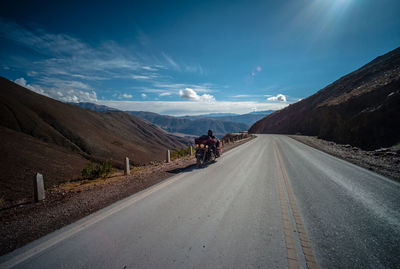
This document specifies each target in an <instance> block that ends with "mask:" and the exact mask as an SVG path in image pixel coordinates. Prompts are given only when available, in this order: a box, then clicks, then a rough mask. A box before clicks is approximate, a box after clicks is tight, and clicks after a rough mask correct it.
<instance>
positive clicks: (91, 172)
mask: <svg viewBox="0 0 400 269" xmlns="http://www.w3.org/2000/svg"><path fill="white" fill-rule="evenodd" d="M112 171H113V167H112V159H108V160H106V161H105V162H103V164H96V166H94V164H93V162H90V163H89V164H88V165H87V166H86V167H85V168H83V169H82V172H81V174H82V178H83V179H95V178H99V177H102V178H107V177H109V176H110V174H111V173H112Z"/></svg>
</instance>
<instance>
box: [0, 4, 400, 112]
mask: <svg viewBox="0 0 400 269" xmlns="http://www.w3.org/2000/svg"><path fill="white" fill-rule="evenodd" d="M106 2H108V3H106ZM398 14H400V1H397V0H392V1H389V0H379V1H376V0H296V1H294V0H292V1H205V0H203V1H159V2H156V1H140V2H139V1H137V2H135V1H113V2H112V3H110V2H109V1H104V3H102V2H101V1H85V3H81V1H76V2H75V1H57V4H55V3H54V1H18V0H15V1H7V3H3V5H2V9H1V11H0V46H1V48H0V70H1V73H0V75H1V76H4V77H6V78H8V79H10V80H13V81H16V82H17V83H19V84H21V85H24V86H26V87H28V88H30V89H31V90H34V91H36V92H39V93H42V94H45V95H47V96H50V97H52V98H55V99H58V100H61V101H70V102H77V101H89V102H95V103H99V104H105V105H109V106H112V107H116V108H120V109H123V110H146V111H153V112H157V113H161V114H170V115H187V114H202V113H211V112H233V113H247V112H250V111H253V110H258V111H260V110H269V109H279V108H282V107H284V106H286V105H288V104H290V103H293V102H296V101H298V100H299V99H301V98H305V97H307V96H309V95H311V94H313V93H315V92H317V91H318V90H320V89H321V88H323V87H324V86H326V85H328V84H329V83H331V82H333V81H335V80H336V79H338V78H339V77H341V76H343V75H345V74H347V73H349V72H351V71H353V70H355V69H357V68H359V67H361V66H362V65H364V64H366V63H367V62H369V61H371V60H372V59H374V58H375V57H377V56H379V55H382V54H384V53H386V52H388V51H390V50H392V49H395V48H396V47H398V46H400V16H399V15H398Z"/></svg>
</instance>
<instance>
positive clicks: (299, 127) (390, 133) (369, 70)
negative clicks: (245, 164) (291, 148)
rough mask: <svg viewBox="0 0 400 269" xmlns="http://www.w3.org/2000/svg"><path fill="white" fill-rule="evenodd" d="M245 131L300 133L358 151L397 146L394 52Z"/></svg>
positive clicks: (397, 56)
mask: <svg viewBox="0 0 400 269" xmlns="http://www.w3.org/2000/svg"><path fill="white" fill-rule="evenodd" d="M249 132H251V133H280V134H296V133H300V134H304V135H312V136H318V137H320V138H323V139H326V140H331V141H335V142H337V143H342V144H351V145H353V146H358V147H361V148H364V149H376V148H380V147H389V146H392V145H394V144H396V143H399V142H400V48H397V49H395V50H393V51H391V52H389V53H387V54H385V55H383V56H380V57H378V58H376V59H375V60H373V61H371V62H370V63H368V64H366V65H365V66H363V67H361V68H360V69H358V70H356V71H354V72H352V73H350V74H348V75H346V76H344V77H342V78H340V79H339V80H337V81H335V82H334V83H332V84H330V85H328V86H327V87H325V88H324V89H322V90H320V91H319V92H317V93H316V94H314V95H312V96H310V97H308V98H306V99H303V100H302V101H300V102H297V103H295V104H292V105H290V106H288V107H286V108H284V109H282V110H279V111H277V112H275V113H273V114H271V115H268V116H266V117H265V118H263V119H262V120H260V121H258V122H256V123H255V124H254V125H253V126H252V127H251V128H250V129H249Z"/></svg>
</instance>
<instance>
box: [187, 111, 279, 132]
mask: <svg viewBox="0 0 400 269" xmlns="http://www.w3.org/2000/svg"><path fill="white" fill-rule="evenodd" d="M273 112H275V111H274V110H266V111H258V112H251V113H247V114H232V113H221V114H219V113H217V114H205V115H198V116H184V117H183V118H185V119H190V120H196V119H210V118H211V119H217V120H221V121H230V122H236V123H244V124H246V125H248V127H247V129H248V128H250V126H251V125H252V124H253V123H255V122H256V121H258V120H260V119H262V118H263V117H265V116H266V115H269V114H271V113H273Z"/></svg>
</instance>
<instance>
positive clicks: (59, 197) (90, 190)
mask: <svg viewBox="0 0 400 269" xmlns="http://www.w3.org/2000/svg"><path fill="white" fill-rule="evenodd" d="M251 139H252V138H249V139H243V140H241V141H236V142H235V143H231V144H226V145H224V147H223V153H222V154H224V152H227V151H229V150H230V149H232V148H235V147H237V146H239V145H241V144H243V143H246V142H248V141H249V140H251ZM195 163H196V162H195V158H194V157H189V156H188V157H184V158H180V159H176V160H173V161H172V162H171V163H168V164H167V163H155V164H152V165H147V166H143V167H137V168H134V169H133V170H131V175H129V176H124V175H123V172H122V171H117V172H116V173H114V174H113V176H112V177H111V178H107V179H97V180H91V181H77V182H72V183H67V184H63V185H60V186H58V187H55V188H52V189H50V190H46V199H45V200H43V201H42V202H39V203H36V204H35V203H27V204H24V205H20V206H17V207H14V208H9V209H3V210H0V255H4V254H6V253H8V252H10V251H12V250H14V249H17V248H19V247H21V246H23V245H25V244H27V243H29V242H31V241H33V240H35V239H38V238H40V237H42V236H44V235H46V234H48V233H50V232H53V231H55V230H58V229H60V228H62V227H63V226H65V225H68V224H70V223H73V222H75V221H77V220H79V219H81V218H83V217H85V216H88V215H90V214H92V213H94V212H96V211H98V210H100V209H102V208H104V207H106V206H108V205H111V204H112V203H114V202H116V201H119V200H121V199H123V198H126V197H128V196H130V195H132V194H135V193H137V192H139V191H142V190H144V189H146V188H148V187H150V186H152V185H154V184H157V183H159V182H161V181H163V180H165V179H167V178H169V177H171V176H173V175H175V174H178V173H180V172H182V171H184V170H185V169H187V168H189V167H192V166H194V165H195Z"/></svg>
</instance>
